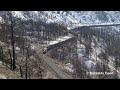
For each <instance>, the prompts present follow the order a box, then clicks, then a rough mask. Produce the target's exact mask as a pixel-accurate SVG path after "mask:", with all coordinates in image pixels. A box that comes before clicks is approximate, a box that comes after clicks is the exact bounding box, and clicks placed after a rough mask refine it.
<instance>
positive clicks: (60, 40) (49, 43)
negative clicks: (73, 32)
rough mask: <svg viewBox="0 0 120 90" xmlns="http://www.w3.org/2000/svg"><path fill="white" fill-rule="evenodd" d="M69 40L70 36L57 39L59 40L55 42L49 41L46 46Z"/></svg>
mask: <svg viewBox="0 0 120 90" xmlns="http://www.w3.org/2000/svg"><path fill="white" fill-rule="evenodd" d="M70 38H71V36H64V37H59V38H57V39H56V40H55V41H49V42H48V43H47V44H48V46H49V45H53V44H57V43H59V42H63V41H65V40H67V39H70Z"/></svg>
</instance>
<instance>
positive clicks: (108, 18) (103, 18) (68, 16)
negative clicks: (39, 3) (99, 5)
mask: <svg viewBox="0 0 120 90" xmlns="http://www.w3.org/2000/svg"><path fill="white" fill-rule="evenodd" d="M1 12H5V11H0V13H1ZM0 15H1V14H0ZM13 16H15V17H19V18H22V19H23V20H28V19H33V20H35V21H37V20H43V21H45V22H47V23H49V22H56V23H59V24H63V25H65V26H67V27H68V28H74V27H77V26H80V25H82V24H94V23H119V22H120V11H13Z"/></svg>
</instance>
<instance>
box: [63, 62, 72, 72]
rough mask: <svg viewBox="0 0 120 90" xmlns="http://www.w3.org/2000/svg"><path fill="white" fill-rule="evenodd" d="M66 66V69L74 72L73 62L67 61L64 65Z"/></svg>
mask: <svg viewBox="0 0 120 90" xmlns="http://www.w3.org/2000/svg"><path fill="white" fill-rule="evenodd" d="M64 68H65V69H66V70H68V71H69V72H72V73H73V72H74V70H73V65H72V64H71V63H67V64H66V65H65V66H64Z"/></svg>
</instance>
